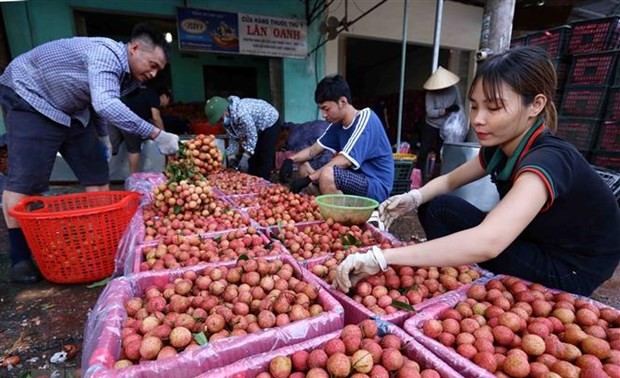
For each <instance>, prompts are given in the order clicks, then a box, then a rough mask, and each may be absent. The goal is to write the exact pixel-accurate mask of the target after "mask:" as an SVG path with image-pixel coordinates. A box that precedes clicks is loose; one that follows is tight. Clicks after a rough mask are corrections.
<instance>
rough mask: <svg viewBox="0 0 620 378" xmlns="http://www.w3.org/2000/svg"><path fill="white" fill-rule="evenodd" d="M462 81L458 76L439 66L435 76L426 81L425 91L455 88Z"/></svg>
mask: <svg viewBox="0 0 620 378" xmlns="http://www.w3.org/2000/svg"><path fill="white" fill-rule="evenodd" d="M459 80H461V79H460V78H459V77H458V76H456V75H455V74H453V73H452V72H450V71H448V70H447V69H445V68H443V67H442V66H439V68H437V70H436V71H435V73H434V74H432V75H431V77H429V78H428V80H426V83H424V89H426V90H429V91H436V90H438V89H444V88H448V87H451V86H453V85H454V84H456V83H458V82H459Z"/></svg>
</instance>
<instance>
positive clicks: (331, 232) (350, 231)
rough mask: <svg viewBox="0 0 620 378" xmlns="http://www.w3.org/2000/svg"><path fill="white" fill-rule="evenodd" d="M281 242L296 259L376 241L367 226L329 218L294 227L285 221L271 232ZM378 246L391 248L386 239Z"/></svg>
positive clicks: (369, 244) (366, 244)
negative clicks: (363, 226) (342, 222)
mask: <svg viewBox="0 0 620 378" xmlns="http://www.w3.org/2000/svg"><path fill="white" fill-rule="evenodd" d="M274 235H275V238H276V239H277V240H279V241H281V242H282V244H284V246H285V247H286V248H287V249H288V250H289V251H290V252H291V254H292V255H293V257H295V259H297V260H304V259H311V258H315V257H321V256H325V255H327V254H328V253H333V252H336V251H342V250H345V249H349V248H351V247H368V246H371V245H378V244H379V240H377V238H376V237H375V235H374V234H373V232H372V231H371V230H370V229H362V228H360V227H359V226H355V225H353V226H345V225H343V224H340V223H338V222H334V220H333V219H331V218H329V219H327V220H326V221H325V222H322V223H315V224H311V225H303V226H295V225H294V224H290V223H289V224H286V225H283V226H281V227H278V229H276V230H275V231H274V233H273V234H272V236H274ZM381 241H382V242H383V244H382V245H381V247H382V248H389V247H391V243H390V241H389V240H387V239H385V240H381Z"/></svg>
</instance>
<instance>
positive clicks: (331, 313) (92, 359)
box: [82, 256, 344, 378]
mask: <svg viewBox="0 0 620 378" xmlns="http://www.w3.org/2000/svg"><path fill="white" fill-rule="evenodd" d="M278 258H279V259H281V260H282V261H283V262H287V263H289V264H291V265H292V266H293V268H294V271H295V276H296V277H298V278H302V279H305V277H308V276H309V275H310V272H308V271H306V270H305V269H303V268H301V267H299V265H298V264H296V263H295V261H294V260H293V259H291V258H290V257H287V256H280V257H278ZM235 263H236V262H234V261H232V262H229V263H220V264H210V265H217V266H223V265H226V266H229V267H231V266H234V265H235ZM207 267H208V265H203V266H200V267H192V268H185V269H178V270H174V271H158V272H145V273H140V274H136V275H134V276H132V277H119V278H116V279H114V280H112V281H111V282H110V283H109V284H108V286H107V287H106V288H105V289H104V291H103V292H102V293H101V295H100V296H99V300H98V301H97V303H96V304H95V307H94V308H93V310H92V311H91V313H90V314H89V317H88V320H87V323H86V327H85V333H84V344H83V345H84V352H83V354H82V371H83V372H84V373H83V377H141V378H149V377H167V378H177V377H178V378H187V377H195V376H197V375H199V374H201V373H204V372H206V371H208V370H210V369H215V368H218V367H222V366H226V365H229V364H232V363H234V362H236V361H238V360H241V359H243V358H245V357H247V356H251V355H254V354H257V353H263V352H268V351H272V350H276V349H278V348H282V347H285V346H289V345H293V344H297V343H300V342H303V341H306V340H309V339H313V338H316V337H318V336H320V335H323V334H325V333H329V332H334V331H336V330H339V329H342V327H343V325H344V314H343V312H344V310H343V308H342V306H341V305H340V304H339V303H338V302H337V301H336V300H335V299H334V298H333V297H332V296H331V295H329V293H328V292H327V291H326V290H320V291H319V296H318V303H320V304H321V305H322V306H323V308H324V310H325V311H324V312H323V313H321V314H319V315H317V316H315V317H313V318H310V319H306V320H302V321H297V322H293V323H290V324H288V325H286V326H283V327H275V328H271V329H265V330H263V331H262V332H258V333H254V334H250V335H244V336H236V337H228V338H225V339H221V340H218V341H216V342H213V343H209V344H205V345H203V346H202V347H201V348H199V349H196V350H190V351H186V352H182V353H180V354H179V355H177V356H175V357H171V358H167V359H164V360H161V361H148V362H143V363H140V364H139V365H134V366H130V367H127V368H124V369H118V370H117V369H114V367H113V365H114V362H115V361H116V360H117V359H118V357H119V356H120V351H121V339H120V331H121V328H122V324H123V321H124V320H125V318H126V317H127V313H126V310H125V308H124V303H125V301H127V300H128V299H130V298H132V297H134V296H138V295H142V294H143V293H144V291H145V290H146V288H148V287H150V286H152V285H157V286H160V287H161V286H163V285H164V284H166V283H168V282H170V281H173V280H174V279H175V278H177V277H180V276H182V274H183V272H185V271H188V270H194V271H196V272H198V273H201V272H203V271H204V270H205V269H206V268H207Z"/></svg>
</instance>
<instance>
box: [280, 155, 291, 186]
mask: <svg viewBox="0 0 620 378" xmlns="http://www.w3.org/2000/svg"><path fill="white" fill-rule="evenodd" d="M292 176H293V160H291V159H285V160H284V161H283V162H282V166H281V167H280V182H281V183H285V182H287V181H288V180H290V179H291V177H292Z"/></svg>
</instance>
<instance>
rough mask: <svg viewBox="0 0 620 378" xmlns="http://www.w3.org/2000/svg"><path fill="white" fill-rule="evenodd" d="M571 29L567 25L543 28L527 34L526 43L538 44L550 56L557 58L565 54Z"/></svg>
mask: <svg viewBox="0 0 620 378" xmlns="http://www.w3.org/2000/svg"><path fill="white" fill-rule="evenodd" d="M571 31H572V29H571V27H570V26H568V25H563V26H560V27H557V28H553V29H549V30H544V31H541V32H538V33H534V34H530V35H529V36H528V43H527V44H528V45H530V46H538V47H540V48H542V49H543V50H545V51H546V52H547V53H548V54H549V56H550V57H552V58H559V57H561V56H563V55H564V54H566V50H567V49H568V41H569V40H570V33H571Z"/></svg>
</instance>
